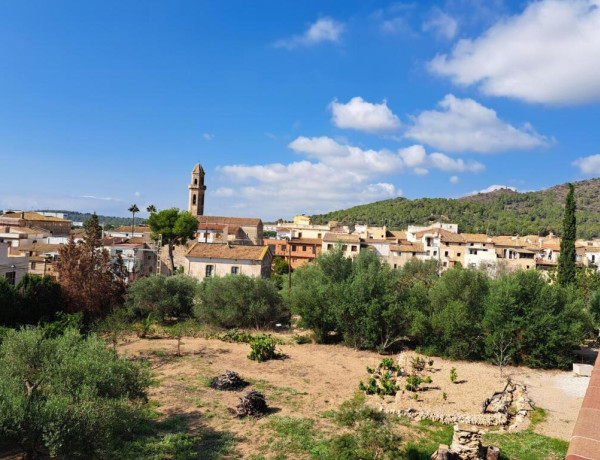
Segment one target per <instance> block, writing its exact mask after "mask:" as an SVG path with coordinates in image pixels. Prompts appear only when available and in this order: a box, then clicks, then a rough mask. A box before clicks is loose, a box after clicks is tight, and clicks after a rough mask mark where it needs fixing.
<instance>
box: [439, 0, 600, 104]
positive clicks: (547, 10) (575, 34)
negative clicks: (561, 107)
mask: <svg viewBox="0 0 600 460" xmlns="http://www.w3.org/2000/svg"><path fill="white" fill-rule="evenodd" d="M599 30H600V0H542V1H537V2H532V3H530V4H529V5H528V6H527V8H525V10H524V11H523V12H522V13H521V14H520V15H515V16H512V17H508V18H504V19H501V20H499V21H498V22H496V24H494V25H493V26H492V27H490V28H489V29H488V30H487V31H486V32H484V33H483V34H482V35H481V36H480V37H478V38H476V39H474V40H466V39H465V40H460V41H458V43H457V44H456V45H455V46H454V48H453V50H452V52H451V53H450V55H446V54H442V55H438V56H436V57H435V58H434V59H433V60H432V61H430V63H429V67H430V69H431V70H432V71H433V72H435V73H437V74H440V75H444V76H448V77H450V78H451V79H452V81H453V82H454V83H456V84H459V85H472V84H477V85H479V87H480V89H481V90H482V91H483V92H484V93H485V94H489V95H494V96H507V97H512V98H516V99H521V100H524V101H527V102H536V103H549V104H579V103H586V102H590V101H594V100H600V78H598V75H600V33H598V31H599Z"/></svg>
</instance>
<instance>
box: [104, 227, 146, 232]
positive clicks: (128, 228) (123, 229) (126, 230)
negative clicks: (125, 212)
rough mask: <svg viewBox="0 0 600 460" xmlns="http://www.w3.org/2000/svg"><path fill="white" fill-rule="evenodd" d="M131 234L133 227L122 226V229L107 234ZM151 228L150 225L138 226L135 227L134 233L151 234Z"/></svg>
mask: <svg viewBox="0 0 600 460" xmlns="http://www.w3.org/2000/svg"><path fill="white" fill-rule="evenodd" d="M111 232H115V233H131V225H121V226H120V227H117V228H114V229H112V230H106V233H111ZM150 232H151V230H150V227H149V226H148V225H136V226H135V227H133V233H150Z"/></svg>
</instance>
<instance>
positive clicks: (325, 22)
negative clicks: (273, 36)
mask: <svg viewBox="0 0 600 460" xmlns="http://www.w3.org/2000/svg"><path fill="white" fill-rule="evenodd" d="M344 30H345V26H344V24H342V23H341V22H338V21H336V20H334V19H331V18H320V19H317V21H315V22H314V23H312V24H311V25H310V26H309V27H308V29H307V30H306V31H305V32H304V33H303V34H302V35H295V36H293V37H290V38H285V39H282V40H278V41H276V42H275V43H274V46H275V47H276V48H285V49H288V50H292V49H295V48H298V47H304V46H313V45H317V44H319V43H323V42H330V43H339V42H340V40H341V38H342V34H343V33H344Z"/></svg>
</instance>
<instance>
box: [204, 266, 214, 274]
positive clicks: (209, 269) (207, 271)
mask: <svg viewBox="0 0 600 460" xmlns="http://www.w3.org/2000/svg"><path fill="white" fill-rule="evenodd" d="M213 269H214V267H213V266H212V265H207V266H206V273H205V276H212V274H213Z"/></svg>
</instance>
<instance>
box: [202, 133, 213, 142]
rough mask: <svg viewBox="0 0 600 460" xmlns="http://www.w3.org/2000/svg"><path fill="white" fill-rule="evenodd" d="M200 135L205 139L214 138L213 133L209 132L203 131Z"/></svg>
mask: <svg viewBox="0 0 600 460" xmlns="http://www.w3.org/2000/svg"><path fill="white" fill-rule="evenodd" d="M202 137H203V138H204V139H205V140H207V141H212V140H213V139H214V138H215V135H214V134H210V133H204V134H203V135H202Z"/></svg>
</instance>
